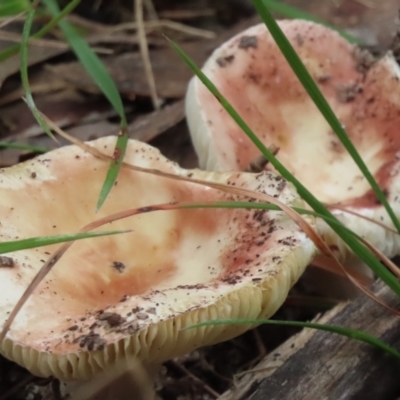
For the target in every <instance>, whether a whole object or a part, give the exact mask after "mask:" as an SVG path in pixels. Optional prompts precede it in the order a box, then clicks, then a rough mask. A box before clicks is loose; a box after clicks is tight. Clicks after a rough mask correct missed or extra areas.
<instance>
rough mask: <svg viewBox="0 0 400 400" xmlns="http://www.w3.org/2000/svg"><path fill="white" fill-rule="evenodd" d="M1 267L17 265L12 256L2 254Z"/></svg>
mask: <svg viewBox="0 0 400 400" xmlns="http://www.w3.org/2000/svg"><path fill="white" fill-rule="evenodd" d="M0 267H5V268H12V267H15V263H14V260H13V259H12V258H11V257H6V256H0Z"/></svg>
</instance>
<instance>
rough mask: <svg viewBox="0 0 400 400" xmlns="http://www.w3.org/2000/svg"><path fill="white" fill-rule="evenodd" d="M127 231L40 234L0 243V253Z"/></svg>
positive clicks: (125, 231)
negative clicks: (56, 234) (55, 234)
mask: <svg viewBox="0 0 400 400" xmlns="http://www.w3.org/2000/svg"><path fill="white" fill-rule="evenodd" d="M127 232H129V230H122V231H106V232H88V233H75V234H66V235H58V236H41V237H34V238H29V239H20V240H13V241H10V242H2V243H0V254H4V253H10V252H14V251H19V250H26V249H33V248H36V247H42V246H48V245H51V244H57V243H64V242H72V241H74V240H82V239H89V238H96V237H101V236H109V235H119V234H121V233H127Z"/></svg>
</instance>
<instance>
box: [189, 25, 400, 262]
mask: <svg viewBox="0 0 400 400" xmlns="http://www.w3.org/2000/svg"><path fill="white" fill-rule="evenodd" d="M279 25H280V27H281V28H282V30H283V31H284V33H285V34H286V36H287V37H288V39H289V40H290V42H291V43H292V45H293V47H294V49H295V50H296V52H297V53H298V55H299V56H300V58H301V59H302V61H303V62H304V64H305V65H306V67H307V68H308V70H309V72H310V73H311V75H312V76H313V78H314V80H315V81H316V82H317V84H318V86H319V88H320V89H321V91H322V93H323V94H324V96H325V98H326V99H327V100H328V102H329V103H330V105H331V107H332V109H333V110H334V112H335V113H336V115H337V116H338V118H339V120H340V121H341V122H342V124H343V125H344V127H345V128H346V130H347V133H348V134H349V137H350V139H351V140H352V142H353V143H354V145H355V146H356V148H357V150H358V151H359V153H360V154H361V156H362V158H363V159H364V161H365V162H366V163H367V165H368V167H369V169H370V171H371V172H372V173H373V174H374V176H375V179H376V180H377V182H378V183H379V185H380V186H381V187H382V189H384V190H385V192H386V194H387V198H388V200H389V201H390V203H391V205H392V207H393V208H394V210H395V212H396V214H397V215H398V216H400V204H399V202H400V198H399V193H400V188H399V185H400V183H399V171H400V162H399V159H400V135H399V129H400V128H399V127H400V80H399V78H400V72H399V71H400V70H399V67H398V65H397V63H396V62H395V60H394V59H393V57H392V56H391V55H387V56H385V57H384V58H382V59H381V60H379V61H378V62H375V63H372V65H370V64H371V59H370V57H368V55H366V53H362V52H360V51H359V50H357V49H356V48H355V47H353V46H352V45H350V44H349V43H348V42H346V41H345V40H344V39H343V38H341V37H340V36H339V35H338V34H337V33H336V32H334V31H332V30H330V29H328V28H325V27H323V26H321V25H318V24H315V23H312V22H307V21H301V20H293V21H280V22H279ZM203 71H204V72H205V74H206V75H207V76H208V77H209V78H210V79H211V80H212V81H213V82H214V84H215V85H216V86H217V87H218V89H219V90H220V91H221V92H222V94H223V95H224V96H225V97H226V98H227V99H228V100H229V102H231V104H232V105H233V106H234V107H235V109H236V110H237V111H238V112H239V114H240V115H241V116H242V117H243V118H244V120H245V121H246V122H247V123H248V124H249V126H250V127H251V128H252V129H253V131H254V132H255V133H256V134H257V135H258V137H259V138H261V140H262V141H263V142H264V143H265V144H266V145H268V146H270V145H275V146H277V147H279V152H278V155H277V158H278V159H279V160H280V161H281V162H282V163H283V164H284V165H285V166H286V167H287V168H288V169H289V170H290V171H291V172H292V173H293V174H294V175H295V176H296V178H297V179H299V180H300V181H301V182H302V183H303V184H304V185H305V186H306V187H307V188H308V189H309V190H310V191H311V192H312V193H313V194H314V195H315V196H316V197H317V198H318V199H319V200H321V201H323V202H325V203H328V204H336V203H339V204H341V205H343V206H347V207H349V208H350V209H352V210H354V211H356V212H358V213H360V214H363V215H366V216H368V217H370V218H373V219H376V220H379V221H382V222H385V223H387V224H388V225H389V226H392V224H391V222H390V220H389V218H388V217H387V215H386V213H385V211H384V210H383V207H382V206H381V205H380V204H379V203H378V202H377V201H376V197H375V196H374V194H373V192H372V191H371V189H370V187H369V184H368V183H367V181H366V180H365V178H364V177H363V176H362V173H361V172H360V171H359V169H358V167H357V166H356V164H355V163H354V161H353V160H352V158H351V156H350V155H349V154H348V153H347V151H346V150H345V149H344V147H343V146H342V144H341V143H340V142H339V139H338V138H337V137H336V135H335V134H334V133H333V132H332V130H331V129H330V127H329V125H328V123H327V122H326V121H325V119H324V117H323V116H322V115H321V113H320V112H319V110H318V109H317V108H316V106H315V105H314V104H313V102H312V100H311V99H310V98H309V96H308V94H307V93H306V92H305V90H304V89H303V88H302V86H301V84H300V82H299V81H298V79H297V78H296V77H295V75H294V73H293V72H292V71H291V69H290V67H289V65H288V63H287V62H286V60H285V59H284V58H283V55H282V54H281V52H280V50H279V49H278V47H277V46H276V44H275V42H274V41H273V39H272V37H271V35H270V34H269V33H268V31H267V29H266V27H265V26H264V25H257V26H254V27H252V28H250V29H248V30H246V31H245V32H242V33H240V34H238V35H237V36H235V37H233V38H232V39H230V40H229V41H228V42H226V43H224V44H223V45H222V46H221V47H220V48H218V49H217V50H216V51H215V52H214V53H213V55H212V56H211V57H210V59H209V60H208V61H207V63H206V64H205V66H204V68H203ZM186 101H187V103H186V107H187V115H188V121H189V127H190V131H191V135H192V139H193V142H194V145H195V148H196V151H197V153H198V155H199V160H200V165H201V166H203V167H205V168H207V169H215V170H243V168H244V167H245V166H247V165H248V163H249V162H250V161H252V160H253V159H255V158H256V157H257V156H258V155H259V152H258V150H257V149H256V147H255V146H254V145H253V144H252V143H251V141H250V140H249V139H248V138H247V137H246V136H245V134H244V133H243V132H242V131H241V130H240V128H239V127H238V126H237V125H236V124H235V122H234V121H233V120H232V119H231V118H230V117H229V116H228V115H227V113H226V112H225V111H224V110H223V109H222V106H221V105H220V104H219V103H218V101H217V100H216V99H215V98H213V96H212V95H211V94H210V93H209V92H208V90H207V89H206V88H205V87H204V86H203V85H202V84H201V83H200V81H199V80H198V79H197V78H194V79H192V81H191V83H190V86H189V90H188V95H187V100H186ZM337 215H338V216H339V217H340V218H342V219H343V221H344V222H345V223H346V225H347V227H349V228H350V229H352V230H354V231H355V232H357V233H358V234H360V235H361V236H364V237H366V238H367V239H369V240H371V239H372V243H373V244H375V245H376V246H377V247H378V248H379V249H380V250H382V251H384V252H385V253H386V254H387V255H388V256H393V255H395V254H398V253H399V252H400V239H399V238H398V236H396V235H395V234H392V233H390V232H387V231H385V230H383V229H381V228H378V227H376V226H375V225H374V224H371V223H370V222H366V221H362V220H360V219H359V218H357V217H354V216H351V215H342V212H340V211H339V212H337ZM322 225H324V224H323V223H321V227H322ZM321 232H322V233H323V234H324V236H325V237H326V239H327V241H328V243H332V245H333V249H336V247H337V246H339V247H343V244H342V243H341V242H340V240H339V239H338V238H337V236H336V235H333V233H332V232H331V231H330V229H328V228H327V227H326V225H324V227H323V229H322V231H321Z"/></svg>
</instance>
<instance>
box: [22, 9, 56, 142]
mask: <svg viewBox="0 0 400 400" xmlns="http://www.w3.org/2000/svg"><path fill="white" fill-rule="evenodd" d="M35 12H36V9H35V8H32V9H31V10H30V11H29V12H28V16H27V18H26V21H25V24H24V29H23V31H22V40H21V81H22V87H23V89H24V93H25V99H26V104H27V105H28V107H29V109H30V110H31V112H32V114H33V116H34V117H35V119H36V121H37V123H38V124H39V125H40V127H41V128H42V129H43V131H44V132H46V133H47V134H48V135H49V136H50V137H51V138H52V139H54V135H53V133H52V132H51V130H50V128H49V126H48V125H47V124H46V122H45V121H44V120H43V118H42V116H41V115H40V113H39V110H38V109H37V107H36V105H35V102H34V100H33V96H32V93H31V89H30V86H29V79H28V41H29V35H30V32H31V28H32V23H33V18H34V17H35Z"/></svg>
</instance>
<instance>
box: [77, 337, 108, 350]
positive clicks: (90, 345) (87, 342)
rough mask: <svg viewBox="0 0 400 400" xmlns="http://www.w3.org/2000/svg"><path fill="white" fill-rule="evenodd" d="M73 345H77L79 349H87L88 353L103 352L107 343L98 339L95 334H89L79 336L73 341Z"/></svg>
mask: <svg viewBox="0 0 400 400" xmlns="http://www.w3.org/2000/svg"><path fill="white" fill-rule="evenodd" d="M74 343H79V346H80V347H82V348H83V347H87V349H88V350H89V351H92V350H103V349H104V346H105V345H106V344H107V341H106V340H105V339H103V338H101V337H100V335H98V334H97V333H89V334H87V335H82V336H79V337H78V338H76V339H75V340H74Z"/></svg>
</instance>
